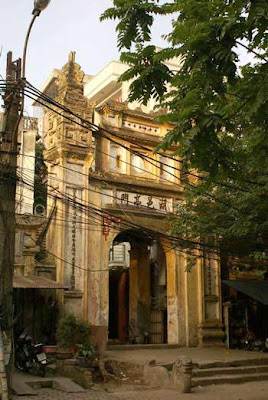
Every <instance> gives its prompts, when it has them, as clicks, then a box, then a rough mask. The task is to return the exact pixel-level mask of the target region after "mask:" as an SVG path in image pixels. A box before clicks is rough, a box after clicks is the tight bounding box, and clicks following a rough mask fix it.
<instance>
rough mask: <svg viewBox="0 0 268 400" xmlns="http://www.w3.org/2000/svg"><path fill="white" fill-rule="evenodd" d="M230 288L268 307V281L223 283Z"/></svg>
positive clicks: (232, 281)
mask: <svg viewBox="0 0 268 400" xmlns="http://www.w3.org/2000/svg"><path fill="white" fill-rule="evenodd" d="M222 282H223V283H225V284H226V285H228V286H229V287H231V288H233V289H235V290H237V291H238V292H241V293H244V294H246V295H247V296H249V297H252V298H253V299H255V300H258V301H259V302H260V303H262V304H265V305H268V280H267V281H258V280H241V281H236V280H231V281H225V280H224V281H222Z"/></svg>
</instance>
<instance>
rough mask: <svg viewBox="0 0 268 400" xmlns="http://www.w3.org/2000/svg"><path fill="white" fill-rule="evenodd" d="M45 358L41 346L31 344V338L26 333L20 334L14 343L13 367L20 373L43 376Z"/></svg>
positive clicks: (40, 344)
mask: <svg viewBox="0 0 268 400" xmlns="http://www.w3.org/2000/svg"><path fill="white" fill-rule="evenodd" d="M46 365H47V356H46V353H44V351H43V344H42V343H38V344H33V340H32V337H31V336H30V335H29V334H28V333H27V332H22V333H21V334H20V335H19V336H18V338H17V341H16V349H15V366H16V367H17V368H18V369H19V370H20V371H25V372H29V371H30V370H33V371H35V372H36V373H37V374H38V375H41V376H45V374H46Z"/></svg>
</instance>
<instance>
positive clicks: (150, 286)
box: [108, 231, 167, 344]
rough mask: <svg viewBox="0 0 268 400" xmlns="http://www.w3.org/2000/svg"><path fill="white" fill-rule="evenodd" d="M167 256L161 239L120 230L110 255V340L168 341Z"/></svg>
mask: <svg viewBox="0 0 268 400" xmlns="http://www.w3.org/2000/svg"><path fill="white" fill-rule="evenodd" d="M166 275H167V272H166V258H165V253H164V251H163V249H162V246H161V244H160V243H159V241H158V240H156V239H152V238H150V237H149V238H148V236H145V235H144V234H143V233H142V232H137V231H127V232H122V233H120V234H119V235H118V236H117V237H116V238H115V240H114V241H113V243H112V245H111V248H110V255H109V328H108V330H109V335H108V338H109V341H110V343H114V344H119V343H121V344H123V343H129V344H149V343H152V344H162V343H167V276H166Z"/></svg>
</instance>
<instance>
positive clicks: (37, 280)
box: [13, 275, 66, 289]
mask: <svg viewBox="0 0 268 400" xmlns="http://www.w3.org/2000/svg"><path fill="white" fill-rule="evenodd" d="M13 288H14V289H64V288H66V286H64V285H63V284H61V283H59V282H55V281H52V280H51V279H48V278H45V277H44V276H22V275H14V276H13Z"/></svg>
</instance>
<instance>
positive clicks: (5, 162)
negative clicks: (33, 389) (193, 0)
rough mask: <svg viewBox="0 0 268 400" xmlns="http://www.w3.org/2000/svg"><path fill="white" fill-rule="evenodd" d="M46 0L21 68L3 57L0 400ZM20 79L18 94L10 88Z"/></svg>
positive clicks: (5, 388) (5, 391) (37, 8)
mask: <svg viewBox="0 0 268 400" xmlns="http://www.w3.org/2000/svg"><path fill="white" fill-rule="evenodd" d="M49 2H50V0H35V1H34V9H33V17H32V20H31V22H30V25H29V28H28V30H27V34H26V38H25V42H24V50H23V59H22V65H21V60H20V59H18V60H17V61H12V53H11V52H9V53H8V54H7V74H6V91H5V95H4V103H5V115H4V116H5V120H6V123H5V132H4V134H3V136H2V138H1V139H2V140H1V142H0V211H1V212H0V398H1V399H2V400H7V399H8V398H9V392H10V390H9V389H10V388H9V384H8V382H9V381H10V368H7V376H6V371H5V357H4V347H3V340H2V331H5V332H6V334H7V339H8V341H9V343H11V336H12V335H11V332H12V322H13V321H12V318H13V316H12V310H13V307H12V294H13V269H14V261H15V230H16V222H15V201H16V183H17V174H16V168H17V154H18V128H19V124H20V121H21V119H22V117H23V107H24V91H23V88H24V83H25V65H26V54H27V45H28V41H29V36H30V33H31V29H32V26H33V23H34V21H35V19H36V18H37V17H38V16H39V15H40V13H41V11H43V10H44V9H45V8H46V7H47V6H48V4H49ZM21 78H22V80H23V86H22V94H21V96H20V92H19V91H18V90H14V88H17V87H19V85H20V82H21Z"/></svg>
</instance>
